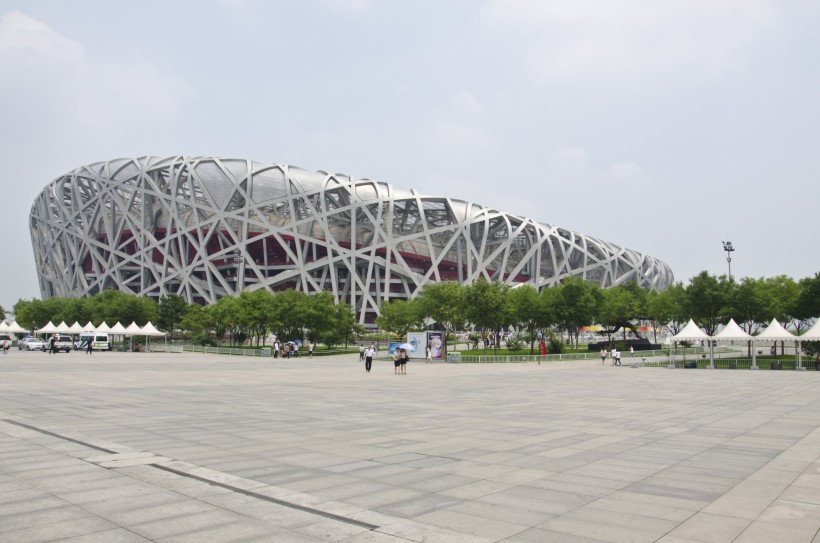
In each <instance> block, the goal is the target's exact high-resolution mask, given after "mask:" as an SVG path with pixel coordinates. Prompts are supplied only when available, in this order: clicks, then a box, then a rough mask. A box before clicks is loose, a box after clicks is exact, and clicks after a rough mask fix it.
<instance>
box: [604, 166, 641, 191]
mask: <svg viewBox="0 0 820 543" xmlns="http://www.w3.org/2000/svg"><path fill="white" fill-rule="evenodd" d="M606 178H607V179H611V180H612V181H615V182H618V183H622V184H625V185H632V186H637V185H641V184H643V181H644V173H643V168H641V167H640V166H639V165H637V164H635V163H634V162H620V163H618V164H613V165H611V166H610V167H609V170H607V174H606Z"/></svg>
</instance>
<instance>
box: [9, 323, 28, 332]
mask: <svg viewBox="0 0 820 543" xmlns="http://www.w3.org/2000/svg"><path fill="white" fill-rule="evenodd" d="M7 331H8V332H9V333H11V334H25V333H26V332H28V330H26V329H25V328H23V327H22V326H20V325H19V324H17V321H14V322H13V323H11V324H9V329H8V330H7Z"/></svg>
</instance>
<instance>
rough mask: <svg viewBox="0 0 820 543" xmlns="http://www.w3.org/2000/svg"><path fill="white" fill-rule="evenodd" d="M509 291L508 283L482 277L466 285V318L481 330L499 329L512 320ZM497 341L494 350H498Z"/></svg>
mask: <svg viewBox="0 0 820 543" xmlns="http://www.w3.org/2000/svg"><path fill="white" fill-rule="evenodd" d="M509 292H510V287H509V285H507V284H505V283H501V282H499V281H493V282H491V283H489V282H487V281H486V280H484V279H479V280H477V281H476V282H475V283H473V284H472V285H470V286H468V287H466V288H465V289H464V301H465V316H466V318H467V320H468V321H469V322H471V323H473V324H474V325H475V326H477V327H478V328H479V330H481V331H482V332H484V331H486V330H490V331H492V332H493V333H495V332H498V331H500V330H501V329H502V328H503V327H504V326H506V325H509V324H510V323H511V322H512V320H513V317H512V304H511V303H510V298H509ZM482 335H483V334H482ZM498 343H499V342H498V341H494V342H493V351H494V352H498ZM486 352H487V344H486V343H484V353H485V354H486Z"/></svg>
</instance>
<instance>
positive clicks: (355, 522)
mask: <svg viewBox="0 0 820 543" xmlns="http://www.w3.org/2000/svg"><path fill="white" fill-rule="evenodd" d="M0 421H2V422H8V423H10V424H14V425H16V426H21V427H23V428H26V429H28V430H32V431H34V432H39V433H41V434H45V435H49V436H51V437H56V438H58V439H62V440H65V441H70V442H72V443H76V444H78V445H82V446H84V447H90V448H92V449H96V450H98V451H103V452H106V453H110V454H117V452H116V451H113V450H110V449H105V448H103V447H99V446H97V445H92V444H91V443H87V442H84V441H81V440H79V439H74V438H71V437H68V436H63V435H60V434H58V433H56V432H51V431H49V430H44V429H42V428H37V427H36V426H32V425H30V424H25V423H23V422H18V421H16V420H11V419H0ZM148 454H152V453H148ZM91 463H92V464H94V465H96V466H99V467H101V468H103V469H112V468H108V467H106V466H103V465H101V464H99V463H95V462H91ZM147 465H149V466H151V467H153V468H157V469H161V470H163V471H167V472H169V473H174V474H176V475H180V476H182V477H187V478H188V479H195V480H197V481H201V482H203V483H208V484H210V485H214V486H218V487H220V488H225V489H227V490H230V491H232V492H238V493H240V494H244V495H245V496H249V497H251V498H256V499H258V500H264V501H267V502H270V503H275V504H277V505H281V506H283V507H289V508H291V509H298V510H299V511H304V512H306V513H310V514H313V515H317V516H320V517H325V518H328V519H331V520H336V521H338V522H344V523H347V524H353V525H355V526H359V527H361V528H366V529H368V530H377V529H378V528H379V526H377V525H375V524H370V523H369V522H363V521H360V520H356V519H352V518H348V517H344V516H342V515H337V514H335V513H329V512H327V511H322V510H321V509H314V508H312V507H306V506H304V505H299V504H296V503H291V502H288V501H285V500H280V499H277V498H273V497H271V496H265V495H264V494H259V493H257V492H253V491H251V490H245V489H243V488H239V487H236V486H233V485H230V484H227V483H221V482H219V481H214V480H213V479H208V478H207V477H201V476H198V475H193V474H191V473H186V472H184V471H181V470H177V469H174V468H172V467H169V466H163V465H160V464H147Z"/></svg>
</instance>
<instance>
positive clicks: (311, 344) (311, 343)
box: [308, 341, 315, 358]
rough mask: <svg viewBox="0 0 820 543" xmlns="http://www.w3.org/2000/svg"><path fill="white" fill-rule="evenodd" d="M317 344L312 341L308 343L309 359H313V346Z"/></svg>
mask: <svg viewBox="0 0 820 543" xmlns="http://www.w3.org/2000/svg"><path fill="white" fill-rule="evenodd" d="M314 345H315V344H314V343H313V342H312V341H311V342H310V343H308V358H313V346H314Z"/></svg>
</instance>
